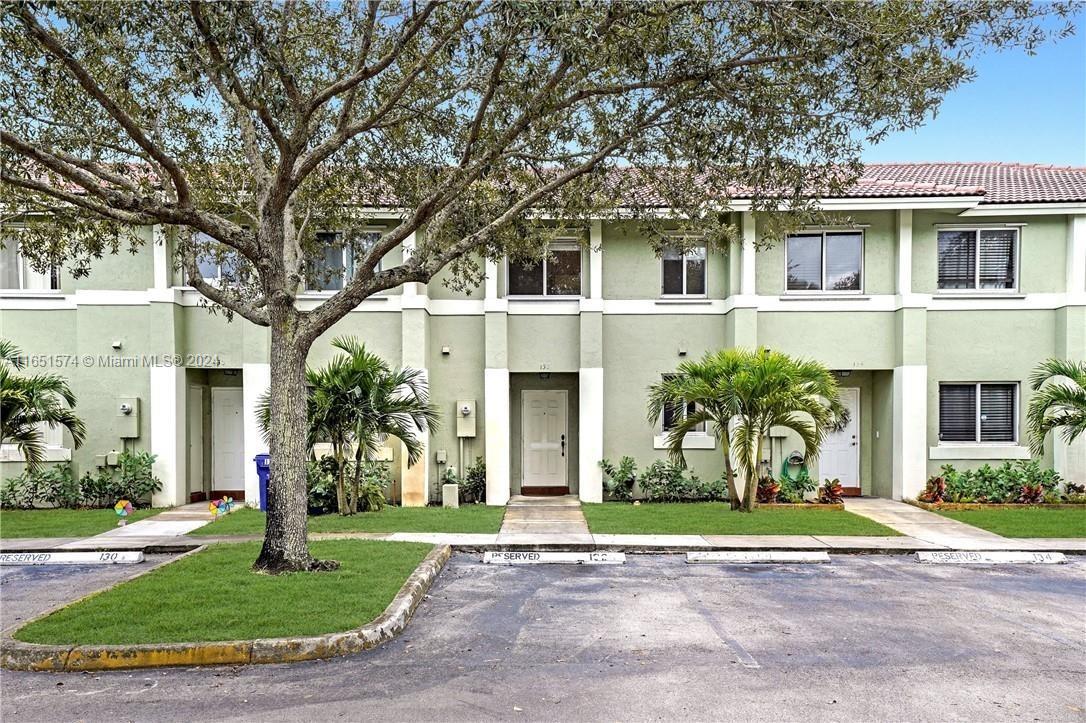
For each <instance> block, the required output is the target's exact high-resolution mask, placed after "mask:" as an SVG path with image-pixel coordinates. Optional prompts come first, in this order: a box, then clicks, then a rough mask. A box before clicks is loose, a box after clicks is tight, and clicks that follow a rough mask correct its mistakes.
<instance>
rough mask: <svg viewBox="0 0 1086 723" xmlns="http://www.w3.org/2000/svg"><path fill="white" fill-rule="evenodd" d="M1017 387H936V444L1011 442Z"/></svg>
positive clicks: (989, 385) (955, 385)
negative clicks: (937, 402)
mask: <svg viewBox="0 0 1086 723" xmlns="http://www.w3.org/2000/svg"><path fill="white" fill-rule="evenodd" d="M1017 400H1018V385H1017V384H984V383H981V384H941V385H939V441H941V442H1015V441H1016V439H1017V434H1016V425H1015V418H1016V417H1017V408H1016V405H1017Z"/></svg>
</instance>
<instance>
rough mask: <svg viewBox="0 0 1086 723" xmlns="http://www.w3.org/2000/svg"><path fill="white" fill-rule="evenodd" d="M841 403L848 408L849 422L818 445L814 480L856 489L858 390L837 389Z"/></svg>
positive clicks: (858, 469) (858, 440)
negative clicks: (834, 482)
mask: <svg viewBox="0 0 1086 723" xmlns="http://www.w3.org/2000/svg"><path fill="white" fill-rule="evenodd" d="M841 403H842V404H844V405H845V407H847V408H848V411H849V420H848V424H847V425H845V428H844V429H842V430H841V431H840V432H831V433H830V434H829V435H827V436H826V439H825V441H823V442H822V454H820V455H819V458H818V476H819V477H821V478H822V479H824V480H825V479H836V480H840V482H841V486H842V487H856V488H858V487H859V486H860V390H859V389H858V388H856V387H842V388H841Z"/></svg>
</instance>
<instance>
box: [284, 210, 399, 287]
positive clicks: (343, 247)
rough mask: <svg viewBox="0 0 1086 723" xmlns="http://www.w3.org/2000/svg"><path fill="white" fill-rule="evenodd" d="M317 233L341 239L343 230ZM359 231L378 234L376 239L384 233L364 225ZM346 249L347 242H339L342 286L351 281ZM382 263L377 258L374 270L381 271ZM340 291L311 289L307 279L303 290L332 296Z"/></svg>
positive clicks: (376, 228)
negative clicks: (348, 274) (332, 235)
mask: <svg viewBox="0 0 1086 723" xmlns="http://www.w3.org/2000/svg"><path fill="white" fill-rule="evenodd" d="M317 233H319V234H335V235H337V236H338V237H339V238H340V239H341V240H342V239H343V236H344V232H343V231H342V230H338V231H330V230H327V229H322V230H320V231H318V232H317ZM361 233H363V234H371V233H375V234H378V240H380V236H381V235H383V234H384V233H385V229H383V228H378V227H371V226H365V227H363V228H362V229H361ZM347 251H348V248H347V244H345V243H341V244H340V249H339V252H340V263H342V264H343V286H344V287H345V286H347V284H348V283H350V281H351V279H350V278H348V276H347V273H348V271H350V269H349V268H348V266H347ZM384 263H385V260H384V258H380V259H378V260H377V265H376V266H375V267H374V271H381V270H382V268H383V267H384ZM340 291H342V289H311V288H309V282H308V280H307V281H306V287H305V290H304V291H303V294H304V295H306V296H334V295H335V294H338V293H339V292H340Z"/></svg>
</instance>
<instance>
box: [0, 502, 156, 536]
mask: <svg viewBox="0 0 1086 723" xmlns="http://www.w3.org/2000/svg"><path fill="white" fill-rule="evenodd" d="M159 512H162V510H160V509H159V510H155V509H146V510H134V511H133V512H132V514H131V515H129V517H128V521H129V522H135V521H136V520H142V519H145V518H147V517H151V516H153V515H157V514H158V513H159ZM118 519H120V518H118V517H117V513H116V512H114V511H113V509H112V508H110V509H105V510H63V509H61V510H3V511H0V538H5V539H6V538H12V537H90V536H91V535H97V534H99V533H102V532H108V531H109V530H112V529H113V528H114V527H116V526H117V520H118Z"/></svg>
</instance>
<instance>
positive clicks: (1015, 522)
mask: <svg viewBox="0 0 1086 723" xmlns="http://www.w3.org/2000/svg"><path fill="white" fill-rule="evenodd" d="M1079 508H1081V509H1079ZM930 511H931V512H935V513H936V514H939V515H942V516H943V517H947V518H949V519H952V520H956V521H958V522H964V523H965V524H967V525H972V526H973V527H979V528H980V529H982V530H987V531H989V532H994V533H995V534H997V535H1002V536H1003V537H1010V538H1019V539H1029V538H1031V537H1055V538H1059V537H1064V538H1075V537H1086V505H1080V506H1079V507H1078V508H1076V507H1063V508H1057V509H1046V508H1044V507H1028V506H1024V507H1022V508H1020V509H1018V508H1008V507H993V508H992V509H977V510H937V509H935V510H930Z"/></svg>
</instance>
